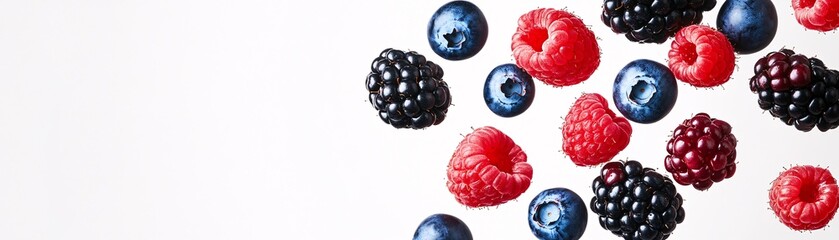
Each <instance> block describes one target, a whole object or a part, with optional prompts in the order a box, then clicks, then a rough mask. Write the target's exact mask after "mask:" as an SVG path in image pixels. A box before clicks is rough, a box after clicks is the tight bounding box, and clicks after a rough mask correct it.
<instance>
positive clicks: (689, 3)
mask: <svg viewBox="0 0 839 240" xmlns="http://www.w3.org/2000/svg"><path fill="white" fill-rule="evenodd" d="M716 5H717V1H716V0H604V1H603V12H602V14H600V20H601V21H603V23H604V24H606V26H608V27H609V28H611V29H612V31H613V32H615V33H622V34H624V35H626V38H627V39H629V41H633V42H640V43H664V42H665V41H667V38H670V37H673V35H675V34H676V32H678V31H679V29H682V27H686V26H690V25H693V24H697V23H700V22H702V13H703V12H706V11H710V10H711V9H714V6H716Z"/></svg>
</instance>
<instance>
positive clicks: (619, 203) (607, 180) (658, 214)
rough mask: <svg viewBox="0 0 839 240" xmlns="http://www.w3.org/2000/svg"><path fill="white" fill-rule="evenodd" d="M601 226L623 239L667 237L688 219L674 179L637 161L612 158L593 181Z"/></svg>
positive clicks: (594, 206) (594, 208) (594, 203)
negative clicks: (622, 160) (621, 160)
mask: <svg viewBox="0 0 839 240" xmlns="http://www.w3.org/2000/svg"><path fill="white" fill-rule="evenodd" d="M592 190H593V191H594V197H593V198H592V199H591V202H590V206H589V207H590V208H591V210H592V211H593V212H594V213H595V214H597V215H598V216H599V222H600V226H601V227H603V229H606V230H609V231H611V232H612V233H613V234H615V235H617V236H620V237H623V238H624V239H656V240H661V239H667V238H668V237H670V234H672V233H673V230H675V229H676V225H677V224H680V223H682V221H684V220H685V209H684V208H683V207H682V202H683V199H682V195H681V194H679V193H678V192H677V190H676V186H675V185H673V181H671V180H670V179H669V178H666V177H664V176H662V175H661V174H659V173H657V172H655V170H653V169H650V168H644V167H643V166H642V165H641V163H639V162H637V161H626V162H609V163H607V164H605V165H603V168H602V169H601V173H600V176H598V177H597V178H595V179H594V181H593V182H592Z"/></svg>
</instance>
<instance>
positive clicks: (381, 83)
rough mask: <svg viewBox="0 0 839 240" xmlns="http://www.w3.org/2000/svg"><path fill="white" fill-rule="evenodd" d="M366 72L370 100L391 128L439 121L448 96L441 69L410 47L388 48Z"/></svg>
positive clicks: (446, 108) (423, 126)
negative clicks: (407, 50) (406, 48)
mask: <svg viewBox="0 0 839 240" xmlns="http://www.w3.org/2000/svg"><path fill="white" fill-rule="evenodd" d="M371 69H372V72H370V73H369V74H367V82H366V85H367V91H368V92H369V94H370V95H369V99H370V103H371V104H372V105H373V108H375V109H376V110H377V111H379V118H380V119H382V121H384V122H385V123H387V124H390V125H392V126H393V127H395V128H413V129H423V128H426V127H430V126H432V125H437V124H440V123H441V122H443V119H445V118H446V113H447V112H448V108H449V105H451V101H452V96H451V93H450V92H449V85H448V84H447V83H446V81H443V69H442V68H440V66H439V65H437V64H435V63H434V62H432V61H426V59H425V56H423V55H422V54H419V53H417V52H414V51H410V52H404V51H402V50H398V49H393V48H388V49H385V50H384V51H382V53H381V54H379V56H378V57H376V59H374V60H373V63H372V66H371Z"/></svg>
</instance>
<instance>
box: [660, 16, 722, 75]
mask: <svg viewBox="0 0 839 240" xmlns="http://www.w3.org/2000/svg"><path fill="white" fill-rule="evenodd" d="M668 56H669V57H670V59H669V60H668V64H669V65H670V69H671V70H673V75H675V76H676V79H679V80H682V81H683V82H686V83H688V84H690V85H692V86H695V87H715V86H719V85H722V84H723V83H726V82H728V79H729V78H730V77H731V74H732V73H734V47H733V46H731V42H729V41H728V39H727V38H726V37H725V35H723V34H722V33H721V32H719V31H717V30H714V29H713V28H711V27H708V26H703V25H690V26H687V27H685V28H682V29H681V30H679V32H677V33H676V38H675V39H674V40H673V43H672V44H670V52H669V53H668Z"/></svg>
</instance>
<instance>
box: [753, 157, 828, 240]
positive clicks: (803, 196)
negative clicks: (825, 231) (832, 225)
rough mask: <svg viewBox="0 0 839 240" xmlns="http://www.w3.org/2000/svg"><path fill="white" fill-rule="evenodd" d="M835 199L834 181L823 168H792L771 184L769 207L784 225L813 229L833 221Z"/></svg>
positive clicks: (796, 228) (799, 228)
mask: <svg viewBox="0 0 839 240" xmlns="http://www.w3.org/2000/svg"><path fill="white" fill-rule="evenodd" d="M837 198H839V187H837V186H836V179H834V178H833V175H831V174H830V171H828V170H827V169H825V168H820V167H814V166H795V167H793V168H790V169H789V170H786V171H784V172H782V173H781V175H780V176H778V178H777V179H775V181H773V182H772V188H771V189H770V190H769V205H770V206H771V207H772V211H775V216H777V217H778V218H779V219H780V220H781V222H782V223H784V225H787V226H788V227H790V228H792V229H794V230H798V231H804V230H817V229H821V228H823V227H824V226H825V225H827V223H828V222H830V220H831V219H833V215H834V214H836V209H837V207H839V204H837Z"/></svg>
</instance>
